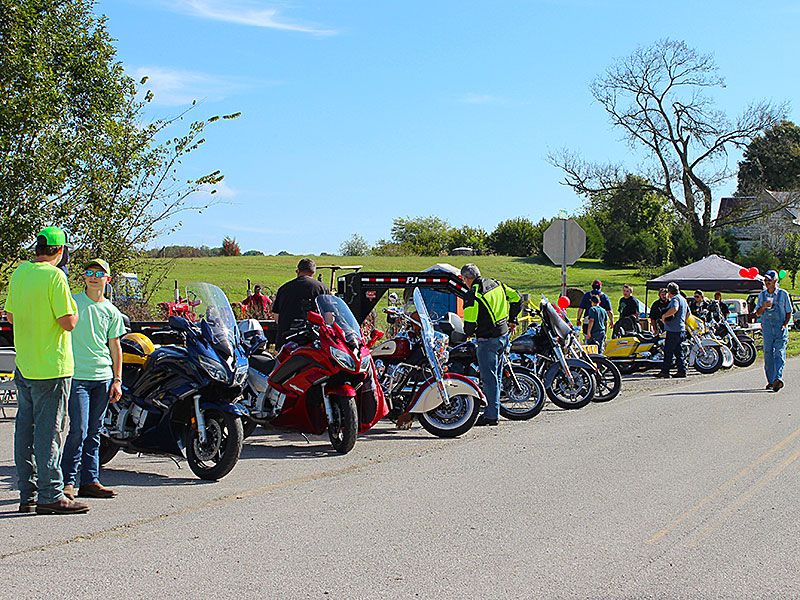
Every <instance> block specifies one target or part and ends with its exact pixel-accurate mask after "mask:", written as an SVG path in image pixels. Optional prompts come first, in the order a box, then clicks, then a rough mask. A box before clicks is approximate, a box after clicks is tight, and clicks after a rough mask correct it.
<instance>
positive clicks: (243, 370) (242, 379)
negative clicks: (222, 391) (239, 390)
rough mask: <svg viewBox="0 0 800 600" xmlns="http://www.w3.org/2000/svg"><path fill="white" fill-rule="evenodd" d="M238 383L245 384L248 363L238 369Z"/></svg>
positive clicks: (236, 378)
mask: <svg viewBox="0 0 800 600" xmlns="http://www.w3.org/2000/svg"><path fill="white" fill-rule="evenodd" d="M235 380H236V385H244V382H245V381H246V380H247V365H242V366H241V367H239V368H238V369H236V377H235Z"/></svg>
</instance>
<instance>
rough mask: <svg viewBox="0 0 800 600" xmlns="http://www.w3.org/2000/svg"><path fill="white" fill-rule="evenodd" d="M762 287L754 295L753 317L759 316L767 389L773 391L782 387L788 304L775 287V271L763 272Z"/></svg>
mask: <svg viewBox="0 0 800 600" xmlns="http://www.w3.org/2000/svg"><path fill="white" fill-rule="evenodd" d="M764 285H766V286H767V289H765V290H762V291H761V293H760V294H759V295H758V302H757V303H756V314H757V315H758V316H759V317H761V333H762V335H763V336H764V370H765V371H766V373H767V389H768V390H772V391H773V392H777V391H778V390H780V389H781V388H782V387H783V365H784V364H785V363H786V344H787V343H788V342H789V327H788V325H789V321H790V320H791V318H792V302H791V300H790V298H789V293H788V292H787V291H786V290H782V289H780V288H779V287H778V274H777V273H776V272H775V271H771V270H770V271H767V272H766V273H764Z"/></svg>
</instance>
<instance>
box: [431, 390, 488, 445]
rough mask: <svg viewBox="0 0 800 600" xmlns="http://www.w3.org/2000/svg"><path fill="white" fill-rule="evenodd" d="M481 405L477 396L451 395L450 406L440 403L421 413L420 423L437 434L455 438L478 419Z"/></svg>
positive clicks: (467, 429)
mask: <svg viewBox="0 0 800 600" xmlns="http://www.w3.org/2000/svg"><path fill="white" fill-rule="evenodd" d="M480 410H481V405H480V402H478V399H477V398H476V397H475V396H467V395H463V394H459V395H455V396H450V399H449V406H445V405H444V404H440V405H439V406H437V407H436V408H434V409H433V410H429V411H428V412H426V413H422V414H420V415H419V424H420V425H422V427H423V428H424V429H425V431H427V432H428V433H432V434H433V435H435V436H438V437H443V438H453V437H458V436H459V435H461V434H463V433H466V432H467V431H469V430H470V429H471V428H472V426H473V425H474V424H475V421H477V420H478V414H479V413H480Z"/></svg>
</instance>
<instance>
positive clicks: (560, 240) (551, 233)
mask: <svg viewBox="0 0 800 600" xmlns="http://www.w3.org/2000/svg"><path fill="white" fill-rule="evenodd" d="M561 212H562V214H563V212H564V211H561ZM542 250H543V251H544V253H545V255H546V256H547V258H549V259H550V260H551V261H553V264H556V265H559V264H560V265H561V295H562V296H565V295H566V294H567V265H574V264H575V261H576V260H578V259H579V258H580V257H581V256H583V253H584V252H586V232H585V231H584V230H583V229H582V228H581V226H580V225H578V223H576V222H575V220H574V219H556V220H555V221H553V223H552V224H551V225H550V227H548V228H547V230H546V231H545V232H544V240H543V244H542Z"/></svg>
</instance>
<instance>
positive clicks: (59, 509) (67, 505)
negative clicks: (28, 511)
mask: <svg viewBox="0 0 800 600" xmlns="http://www.w3.org/2000/svg"><path fill="white" fill-rule="evenodd" d="M85 512H89V506H88V505H86V504H83V503H81V502H75V501H74V500H70V499H69V498H67V497H66V496H64V497H63V498H61V500H59V501H58V502H53V503H51V504H37V505H36V514H37V515H79V514H81V513H85Z"/></svg>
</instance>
